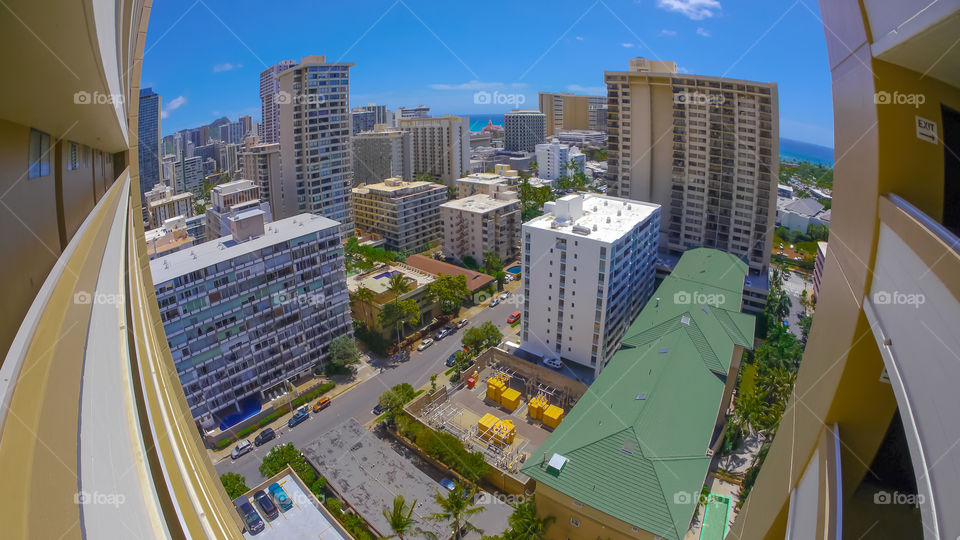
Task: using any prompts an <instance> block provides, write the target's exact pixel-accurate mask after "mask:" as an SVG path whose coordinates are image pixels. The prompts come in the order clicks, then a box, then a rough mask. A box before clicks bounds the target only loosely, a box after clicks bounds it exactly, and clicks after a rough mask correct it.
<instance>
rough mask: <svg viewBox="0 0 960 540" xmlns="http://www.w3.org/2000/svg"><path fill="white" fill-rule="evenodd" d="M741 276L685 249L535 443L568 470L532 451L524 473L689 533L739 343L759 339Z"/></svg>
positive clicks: (660, 529) (709, 255)
mask: <svg viewBox="0 0 960 540" xmlns="http://www.w3.org/2000/svg"><path fill="white" fill-rule="evenodd" d="M746 273H747V266H746V265H745V264H744V263H743V262H742V261H740V260H739V259H737V258H736V257H731V256H729V255H727V254H725V253H722V252H719V251H715V250H709V249H696V250H690V251H688V252H686V253H684V255H683V257H681V259H680V261H679V262H678V263H677V267H676V268H675V269H674V271H673V273H671V275H670V276H668V277H667V278H666V279H665V280H664V281H663V283H662V284H661V285H660V287H659V288H657V291H656V292H655V293H654V298H653V299H652V300H651V301H650V302H649V303H648V304H647V306H646V307H645V308H644V309H643V311H642V312H641V313H640V315H639V316H638V317H637V319H636V320H635V321H634V323H633V324H632V325H631V327H630V328H629V329H628V330H627V332H626V334H625V336H626V337H625V338H624V340H623V344H622V346H621V348H620V350H619V351H617V353H616V354H615V355H614V356H613V358H612V359H611V360H610V363H609V365H607V367H606V368H605V369H604V370H603V371H602V372H601V373H600V376H599V377H598V378H597V380H596V382H594V383H593V385H591V386H590V388H589V389H588V390H587V392H586V393H585V394H584V395H583V396H582V397H581V398H580V400H579V401H578V402H577V404H576V405H575V406H574V407H573V409H572V410H571V411H570V413H569V414H568V415H567V418H566V419H564V421H563V422H562V423H561V424H560V426H559V427H557V429H556V430H555V431H554V432H553V434H551V435H550V437H549V438H547V440H546V441H545V442H544V444H543V446H541V447H540V452H542V453H544V454H545V455H546V456H547V458H549V457H550V456H552V455H553V454H554V453H557V454H561V455H563V456H564V457H566V458H567V459H568V461H567V464H566V465H565V466H564V467H563V470H562V471H561V472H559V473H556V474H554V472H552V471H548V469H547V468H545V467H544V468H541V464H540V460H531V461H528V462H527V465H526V466H525V467H524V468H523V472H525V473H526V474H528V475H529V476H531V477H532V478H534V479H536V480H537V481H538V482H543V483H544V484H546V485H549V486H550V487H552V488H554V489H557V490H559V491H561V492H563V493H565V494H566V495H569V496H570V497H573V498H574V499H576V500H578V501H580V502H582V503H584V504H586V505H589V506H591V507H593V508H596V509H598V510H600V511H601V512H604V513H606V514H608V515H610V516H613V517H615V518H617V519H619V520H621V521H625V522H627V523H630V524H632V525H634V526H637V527H639V528H641V529H644V530H646V531H648V532H651V533H653V534H656V535H659V536H662V537H664V538H674V539H678V540H679V539H680V538H682V537H683V536H684V534H685V532H686V530H687V528H688V526H689V524H690V520H691V519H692V517H693V511H694V508H695V506H696V498H697V495H698V494H699V492H700V488H701V486H702V485H703V481H704V479H705V478H706V474H707V469H708V467H709V466H710V457H708V456H707V455H706V451H707V449H708V447H709V445H710V442H711V438H712V437H713V432H714V426H715V424H716V421H717V418H718V415H719V414H721V411H720V401H721V398H722V395H723V388H724V381H725V377H726V375H727V372H728V369H729V366H730V360H731V358H732V356H733V351H734V346H735V345H740V346H743V347H746V348H751V347H752V344H753V325H754V320H753V317H752V316H750V315H747V314H744V313H740V312H739V309H740V303H741V295H742V288H743V280H744V277H745V276H746ZM737 283H739V285H736V284H737ZM658 299H659V301H658ZM535 455H536V454H535ZM683 492H686V493H689V494H690V497H680V496H677V495H678V494H680V493H683Z"/></svg>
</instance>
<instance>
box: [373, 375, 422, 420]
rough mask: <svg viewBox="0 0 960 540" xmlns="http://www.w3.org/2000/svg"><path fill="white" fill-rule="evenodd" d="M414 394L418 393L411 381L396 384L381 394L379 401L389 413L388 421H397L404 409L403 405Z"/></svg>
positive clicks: (382, 407) (381, 406)
mask: <svg viewBox="0 0 960 540" xmlns="http://www.w3.org/2000/svg"><path fill="white" fill-rule="evenodd" d="M414 395H416V392H415V391H414V390H413V387H412V386H410V384H409V383H401V384H398V385H395V386H393V387H392V388H390V389H389V390H386V391H384V392H383V393H382V394H380V398H379V399H378V400H377V403H378V404H379V405H380V408H381V409H383V412H385V413H386V414H387V422H388V423H390V424H393V423H394V422H395V420H396V418H397V415H399V414H400V413H401V412H402V411H403V406H404V405H406V404H407V403H408V402H409V401H410V400H412V399H413V396H414Z"/></svg>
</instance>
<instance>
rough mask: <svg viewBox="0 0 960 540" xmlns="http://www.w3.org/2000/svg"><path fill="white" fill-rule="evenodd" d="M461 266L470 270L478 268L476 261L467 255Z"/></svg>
mask: <svg viewBox="0 0 960 540" xmlns="http://www.w3.org/2000/svg"><path fill="white" fill-rule="evenodd" d="M463 265H464V266H466V267H467V268H469V269H470V270H476V269H477V268H479V266H477V260H476V259H474V258H473V257H471V256H470V255H467V256H466V257H464V258H463Z"/></svg>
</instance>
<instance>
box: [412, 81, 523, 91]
mask: <svg viewBox="0 0 960 540" xmlns="http://www.w3.org/2000/svg"><path fill="white" fill-rule="evenodd" d="M521 84H522V83H521ZM430 88H433V89H434V90H488V89H491V88H503V83H502V82H483V81H470V82H465V83H460V84H439V83H438V84H431V85H430Z"/></svg>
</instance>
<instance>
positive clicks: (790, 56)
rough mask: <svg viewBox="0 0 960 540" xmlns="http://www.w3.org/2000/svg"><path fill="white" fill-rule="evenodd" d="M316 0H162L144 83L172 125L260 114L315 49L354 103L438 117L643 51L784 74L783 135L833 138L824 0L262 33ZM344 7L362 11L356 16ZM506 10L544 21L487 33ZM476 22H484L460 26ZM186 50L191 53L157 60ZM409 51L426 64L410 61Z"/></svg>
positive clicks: (367, 6) (584, 76) (741, 75)
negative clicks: (269, 80)
mask: <svg viewBox="0 0 960 540" xmlns="http://www.w3.org/2000/svg"><path fill="white" fill-rule="evenodd" d="M671 6H672V8H671ZM684 6H687V8H684ZM691 6H692V7H691ZM697 6H700V7H697ZM498 8H502V9H498ZM312 9H315V8H311V7H310V6H308V5H304V6H299V7H290V8H288V9H286V10H284V11H282V12H277V13H276V14H274V13H271V12H269V11H262V12H258V13H257V16H256V17H245V16H244V15H247V14H248V13H247V12H246V11H245V10H243V9H237V8H235V7H232V6H231V7H230V8H228V7H227V6H226V5H224V4H222V3H220V2H215V1H214V2H205V3H198V4H193V5H191V4H189V3H187V2H172V3H169V4H162V5H159V6H155V8H154V10H153V13H152V15H151V18H152V21H151V22H152V24H151V33H150V34H149V35H148V36H147V45H146V51H147V52H146V54H145V59H144V72H143V85H144V87H147V86H151V85H152V86H153V87H154V89H155V90H156V91H157V92H158V93H159V94H161V95H162V96H163V98H164V104H165V107H164V118H163V121H162V123H161V125H162V129H163V134H164V135H169V134H172V133H174V132H176V131H179V130H181V129H186V128H192V127H198V126H200V125H202V124H208V123H210V122H212V121H213V120H215V119H217V118H219V117H221V116H227V117H230V118H235V117H237V116H241V115H247V114H249V115H253V116H254V118H255V119H259V118H260V113H261V103H260V99H259V74H260V72H261V71H262V70H263V69H266V68H267V67H269V66H271V65H274V64H276V63H278V62H280V61H282V60H288V59H296V58H300V57H303V56H307V55H314V54H321V55H326V56H327V57H328V59H330V60H332V61H337V60H340V61H344V62H352V63H355V65H356V67H355V68H354V69H353V70H352V74H351V79H352V80H351V94H350V104H351V107H356V106H359V105H366V104H367V103H371V102H373V103H378V104H384V105H386V106H387V107H388V108H390V109H396V108H397V107H401V106H403V107H414V106H416V105H419V104H424V105H426V106H428V107H431V113H432V114H434V115H440V114H463V115H469V114H502V113H505V112H509V111H510V110H511V109H513V108H536V104H537V93H538V92H540V91H544V92H559V91H564V92H573V93H577V94H591V95H601V94H605V93H606V89H605V87H604V84H603V72H604V71H605V70H617V69H621V66H622V65H624V64H625V63H626V61H627V60H628V59H629V58H632V57H635V56H644V57H647V58H651V59H654V60H658V59H659V60H672V61H676V62H677V64H678V66H679V67H678V70H679V71H680V72H687V73H693V74H697V75H707V76H718V77H719V76H724V77H728V78H736V79H746V80H755V81H762V82H775V83H777V84H778V85H780V87H781V89H782V90H781V110H780V116H781V132H782V136H783V137H785V138H789V139H794V140H798V141H804V142H809V143H813V144H819V145H823V146H829V147H832V146H833V118H832V104H831V98H830V82H829V72H828V70H827V69H826V64H827V60H826V47H825V43H824V37H823V27H822V25H821V24H820V22H819V20H818V17H819V10H818V7H817V5H816V4H809V3H806V2H795V3H792V4H791V3H789V2H785V1H784V2H779V1H778V2H771V3H763V4H760V5H751V6H738V5H734V4H731V3H729V2H725V3H722V4H721V3H720V2H707V3H696V2H694V3H689V2H664V1H661V0H657V1H655V0H650V1H643V2H595V3H593V4H573V3H570V4H562V5H560V6H558V9H556V10H551V11H549V12H548V11H544V10H542V9H538V8H537V7H536V6H517V5H509V6H507V5H503V6H497V5H491V6H489V8H488V9H485V10H471V11H467V10H468V9H469V8H468V7H467V6H451V7H450V8H449V9H444V10H442V11H440V10H434V9H431V6H430V5H429V4H427V3H424V2H394V3H390V2H363V5H354V4H351V5H350V6H339V5H331V6H325V7H323V10H324V15H325V16H329V17H331V18H336V19H337V20H338V21H342V24H338V25H337V26H335V27H331V28H329V29H327V30H325V31H324V33H323V34H322V36H323V38H322V39H315V38H314V34H313V33H312V32H309V31H305V32H298V31H296V30H297V28H298V27H297V26H294V27H293V28H292V29H291V31H289V32H282V33H263V32H258V31H256V27H257V26H259V25H263V24H269V22H270V20H271V19H272V18H273V17H277V18H279V17H281V16H283V13H285V12H286V11H298V13H304V14H309V13H310V10H312ZM316 9H319V8H316ZM508 9H509V11H504V10H508ZM347 10H350V13H354V14H364V15H363V16H350V17H347V16H346V15H347ZM341 12H343V13H341ZM502 13H507V14H510V17H514V18H516V19H518V20H521V19H523V18H525V17H534V16H535V17H538V18H540V19H541V22H542V23H543V24H538V25H537V27H536V28H526V29H525V30H524V32H525V34H524V35H525V39H523V40H513V39H504V40H499V41H497V40H490V39H488V38H486V37H484V36H486V34H487V33H489V32H490V31H497V32H509V28H508V27H501V26H500V25H502V24H505V23H506V22H509V21H510V20H511V18H510V17H507V18H502V17H501V14H502ZM338 14H341V15H343V16H342V17H338ZM298 20H303V21H307V20H310V17H309V16H303V17H298ZM467 20H468V21H470V26H471V27H472V28H476V29H477V30H476V31H474V32H470V31H468V32H464V31H462V29H459V28H458V26H459V25H462V23H461V22H460V21H467ZM293 24H294V25H297V24H300V23H293ZM255 25H256V26H255ZM300 28H303V27H300ZM454 29H456V31H454ZM188 35H189V36H190V39H186V37H187V36H188ZM398 36H405V37H404V39H396V38H397V37H398ZM227 40H230V41H229V42H228V41H227ZM227 43H231V45H230V46H229V47H224V44H227ZM234 45H236V46H234ZM227 50H229V51H231V52H230V53H229V54H227V53H225V52H224V51H227ZM187 54H189V55H190V57H191V61H190V62H165V61H162V59H163V58H178V57H185V55H187ZM414 55H416V57H418V58H421V59H422V61H418V62H416V63H410V62H404V61H403V58H404V57H407V58H412V57H414ZM384 81H389V82H390V84H384ZM478 92H488V93H489V95H490V97H492V98H493V99H491V100H490V103H476V102H475V101H483V98H480V99H479V100H475V94H477V93H478ZM520 96H523V97H520ZM521 100H522V103H520V101H521Z"/></svg>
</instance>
